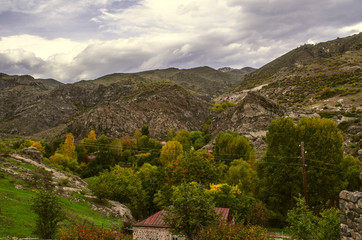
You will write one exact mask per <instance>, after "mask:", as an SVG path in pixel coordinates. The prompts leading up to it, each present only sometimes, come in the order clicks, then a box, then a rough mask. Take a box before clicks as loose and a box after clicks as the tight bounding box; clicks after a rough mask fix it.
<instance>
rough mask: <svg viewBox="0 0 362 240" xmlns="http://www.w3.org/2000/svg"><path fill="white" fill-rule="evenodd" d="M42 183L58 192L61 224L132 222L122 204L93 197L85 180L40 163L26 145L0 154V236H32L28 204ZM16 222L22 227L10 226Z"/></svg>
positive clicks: (37, 153)
mask: <svg viewBox="0 0 362 240" xmlns="http://www.w3.org/2000/svg"><path fill="white" fill-rule="evenodd" d="M45 186H48V187H49V186H52V187H53V188H54V191H55V193H57V195H59V198H60V201H61V204H62V206H63V210H64V212H65V217H66V218H65V220H63V221H62V224H61V225H62V226H67V225H74V224H83V223H84V222H88V223H94V224H96V225H98V226H104V227H109V228H111V227H121V226H122V224H123V221H125V222H132V221H134V219H133V217H132V214H131V211H130V210H129V209H128V208H127V207H126V206H124V205H122V204H120V203H118V202H115V201H109V200H106V201H103V202H101V201H99V200H96V197H95V196H93V195H92V193H91V192H90V190H89V189H88V184H87V183H86V182H85V181H83V180H82V179H81V178H79V177H77V176H74V175H72V174H70V173H67V172H63V171H59V170H56V169H54V168H51V167H50V166H48V165H46V164H44V163H43V161H42V154H41V153H40V152H38V151H37V150H36V149H35V148H28V149H23V150H22V151H21V152H19V153H8V154H2V155H0V192H1V193H2V194H1V197H0V206H1V207H0V209H1V212H2V213H4V214H1V215H0V223H1V224H0V238H2V237H7V236H16V237H31V236H34V235H33V233H32V230H33V229H34V225H35V214H34V213H33V212H32V211H31V209H30V205H31V203H32V199H33V198H34V197H35V196H36V194H35V193H36V192H37V191H39V189H43V188H44V187H45ZM18 225H21V226H22V227H21V228H16V227H14V226H18Z"/></svg>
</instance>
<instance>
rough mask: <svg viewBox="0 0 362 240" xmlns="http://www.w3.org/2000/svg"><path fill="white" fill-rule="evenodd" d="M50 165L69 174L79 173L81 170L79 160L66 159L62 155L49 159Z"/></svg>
mask: <svg viewBox="0 0 362 240" xmlns="http://www.w3.org/2000/svg"><path fill="white" fill-rule="evenodd" d="M49 163H50V164H51V165H55V166H58V167H59V168H61V169H62V170H65V171H68V172H77V171H78V170H79V165H78V161H77V159H73V158H69V157H66V156H64V155H63V154H60V153H55V154H54V155H53V156H51V157H50V158H49Z"/></svg>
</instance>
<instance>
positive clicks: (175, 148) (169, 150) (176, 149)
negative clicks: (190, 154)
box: [160, 141, 183, 167]
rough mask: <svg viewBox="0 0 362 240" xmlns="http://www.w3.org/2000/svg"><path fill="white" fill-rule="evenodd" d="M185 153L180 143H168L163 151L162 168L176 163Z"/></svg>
mask: <svg viewBox="0 0 362 240" xmlns="http://www.w3.org/2000/svg"><path fill="white" fill-rule="evenodd" d="M182 153H183V147H182V145H181V143H179V142H178V141H168V142H167V143H166V144H165V145H164V146H163V147H162V149H161V155H160V162H161V164H162V166H164V167H165V166H167V165H168V164H170V163H171V162H173V161H175V160H176V159H177V157H178V156H179V155H181V154H182Z"/></svg>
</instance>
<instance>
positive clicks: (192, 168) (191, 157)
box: [168, 151, 221, 185]
mask: <svg viewBox="0 0 362 240" xmlns="http://www.w3.org/2000/svg"><path fill="white" fill-rule="evenodd" d="M169 170H171V173H168V177H169V178H171V179H170V180H171V182H172V183H173V184H174V185H178V184H180V183H182V182H193V181H194V182H199V183H203V184H209V183H215V182H218V181H219V180H220V176H221V172H220V170H219V169H218V167H217V165H216V163H215V161H214V156H213V155H212V154H210V153H208V152H206V151H203V152H198V151H191V152H185V153H184V154H182V155H180V156H179V157H178V158H177V160H176V161H174V162H172V163H171V165H170V169H169Z"/></svg>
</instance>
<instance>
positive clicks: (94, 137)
mask: <svg viewBox="0 0 362 240" xmlns="http://www.w3.org/2000/svg"><path fill="white" fill-rule="evenodd" d="M88 139H89V140H90V141H95V140H97V137H96V132H95V131H94V130H91V131H90V132H89V135H88Z"/></svg>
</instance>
